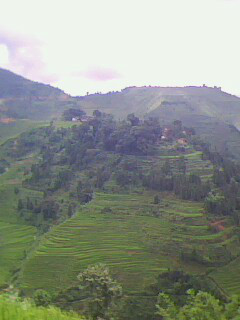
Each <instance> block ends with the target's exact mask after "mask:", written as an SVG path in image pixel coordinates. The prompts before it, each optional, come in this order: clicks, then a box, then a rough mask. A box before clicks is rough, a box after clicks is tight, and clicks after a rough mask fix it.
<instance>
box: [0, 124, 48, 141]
mask: <svg viewBox="0 0 240 320" xmlns="http://www.w3.org/2000/svg"><path fill="white" fill-rule="evenodd" d="M48 124H49V122H44V121H32V120H16V121H15V122H12V123H8V124H5V123H0V144H2V143H4V142H5V141H7V140H8V139H10V138H15V137H16V136H18V135H19V134H21V133H23V132H25V131H27V130H30V129H34V128H38V127H42V126H45V125H48Z"/></svg>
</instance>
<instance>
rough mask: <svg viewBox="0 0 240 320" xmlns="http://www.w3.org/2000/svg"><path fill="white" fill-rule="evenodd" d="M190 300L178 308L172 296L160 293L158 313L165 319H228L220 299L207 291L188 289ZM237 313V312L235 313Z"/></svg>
mask: <svg viewBox="0 0 240 320" xmlns="http://www.w3.org/2000/svg"><path fill="white" fill-rule="evenodd" d="M188 295H189V299H188V302H187V303H186V304H185V305H184V306H183V307H182V308H178V307H177V306H176V305H175V304H174V303H173V301H172V299H171V297H170V296H168V295H166V294H164V293H160V294H159V296H158V303H157V305H156V307H157V310H158V311H157V314H158V315H159V316H161V317H162V319H163V320H177V319H178V320H193V319H194V320H226V319H233V318H226V317H225V315H224V312H223V311H224V310H223V307H222V306H221V304H220V301H219V300H218V299H216V298H214V297H213V296H212V295H211V294H209V293H207V292H202V291H199V292H198V293H195V292H194V291H193V290H189V291H188ZM236 314H237V313H236V312H235V315H236Z"/></svg>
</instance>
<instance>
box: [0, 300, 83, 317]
mask: <svg viewBox="0 0 240 320" xmlns="http://www.w3.org/2000/svg"><path fill="white" fill-rule="evenodd" d="M0 319H1V320H32V319H34V320H45V319H47V320H83V319H85V318H83V317H80V316H78V315H76V314H73V313H64V312H62V311H61V310H59V309H57V308H54V307H50V308H42V307H41V308H40V307H35V306H34V305H32V304H30V303H29V302H27V301H25V302H20V301H17V300H10V299H9V298H7V297H1V298H0Z"/></svg>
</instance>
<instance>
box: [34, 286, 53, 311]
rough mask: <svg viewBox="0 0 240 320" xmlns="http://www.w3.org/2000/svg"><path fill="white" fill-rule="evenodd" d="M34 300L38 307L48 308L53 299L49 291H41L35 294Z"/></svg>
mask: <svg viewBox="0 0 240 320" xmlns="http://www.w3.org/2000/svg"><path fill="white" fill-rule="evenodd" d="M33 300H34V302H35V304H36V306H42V307H46V306H48V305H49V304H50V303H51V300H52V299H51V296H50V294H49V293H48V292H47V291H45V290H42V289H39V290H36V291H35V292H34V295H33Z"/></svg>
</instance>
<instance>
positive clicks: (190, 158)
mask: <svg viewBox="0 0 240 320" xmlns="http://www.w3.org/2000/svg"><path fill="white" fill-rule="evenodd" d="M182 157H183V158H184V160H185V164H186V172H187V173H195V174H198V175H200V176H201V177H202V179H203V180H206V179H209V177H211V175H212V170H213V165H212V163H211V161H209V160H203V159H202V152H199V151H196V152H191V153H189V154H182V155H181V154H180V155H178V156H171V155H169V156H157V157H151V156H149V157H139V164H140V165H141V166H142V168H144V169H150V168H152V167H156V166H159V165H160V166H161V165H162V164H163V163H164V162H165V161H166V160H169V162H170V165H171V167H172V169H173V172H177V171H178V169H177V162H178V161H179V159H180V158H182Z"/></svg>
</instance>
